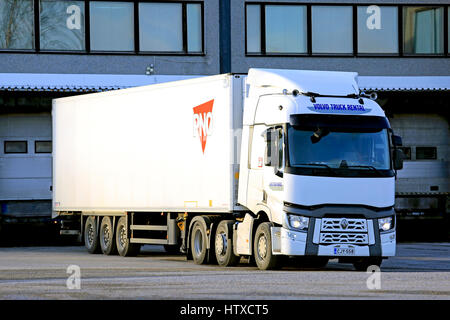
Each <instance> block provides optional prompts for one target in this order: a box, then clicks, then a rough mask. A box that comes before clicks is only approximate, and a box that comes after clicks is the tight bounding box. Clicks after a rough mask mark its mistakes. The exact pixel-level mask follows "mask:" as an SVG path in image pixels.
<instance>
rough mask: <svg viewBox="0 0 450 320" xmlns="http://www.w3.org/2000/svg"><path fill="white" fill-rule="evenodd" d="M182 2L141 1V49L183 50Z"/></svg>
mask: <svg viewBox="0 0 450 320" xmlns="http://www.w3.org/2000/svg"><path fill="white" fill-rule="evenodd" d="M182 14H183V11H182V5H181V3H139V44H140V50H141V51H172V52H181V51H183V25H182V22H183V20H182Z"/></svg>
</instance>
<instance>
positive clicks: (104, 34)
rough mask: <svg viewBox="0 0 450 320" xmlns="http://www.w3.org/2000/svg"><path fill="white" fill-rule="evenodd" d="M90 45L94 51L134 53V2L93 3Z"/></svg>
mask: <svg viewBox="0 0 450 320" xmlns="http://www.w3.org/2000/svg"><path fill="white" fill-rule="evenodd" d="M89 5H90V8H89V9H90V19H89V23H90V38H91V41H90V45H91V50H93V51H134V6H133V3H132V2H112V1H91V2H90V3H89Z"/></svg>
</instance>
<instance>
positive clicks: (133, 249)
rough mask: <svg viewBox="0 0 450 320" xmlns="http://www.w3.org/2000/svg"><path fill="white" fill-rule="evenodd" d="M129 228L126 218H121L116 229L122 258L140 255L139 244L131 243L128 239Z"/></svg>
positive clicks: (117, 242)
mask: <svg viewBox="0 0 450 320" xmlns="http://www.w3.org/2000/svg"><path fill="white" fill-rule="evenodd" d="M127 228H128V226H127V220H126V218H125V217H121V218H120V219H119V221H118V222H117V227H116V246H117V251H118V253H119V255H121V256H122V257H134V256H136V255H137V254H138V253H139V250H140V249H141V246H140V244H137V243H130V239H128V237H127Z"/></svg>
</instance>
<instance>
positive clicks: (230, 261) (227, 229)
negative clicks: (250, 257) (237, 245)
mask: <svg viewBox="0 0 450 320" xmlns="http://www.w3.org/2000/svg"><path fill="white" fill-rule="evenodd" d="M214 252H215V255H216V260H217V263H218V264H219V266H222V267H231V266H235V265H237V264H238V263H239V261H240V260H241V259H240V257H239V256H236V255H235V254H234V252H233V221H231V220H223V221H221V222H220V223H219V225H218V226H217V229H216V234H215V236H214Z"/></svg>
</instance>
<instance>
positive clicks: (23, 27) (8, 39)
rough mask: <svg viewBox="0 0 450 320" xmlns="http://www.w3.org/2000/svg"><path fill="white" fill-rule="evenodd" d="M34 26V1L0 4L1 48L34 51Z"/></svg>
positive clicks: (4, 0) (7, 0)
mask: <svg viewBox="0 0 450 320" xmlns="http://www.w3.org/2000/svg"><path fill="white" fill-rule="evenodd" d="M33 26H34V22H33V1H32V0H2V1H1V2H0V48H4V49H32V48H33V46H34V43H33V31H34V30H33Z"/></svg>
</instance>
